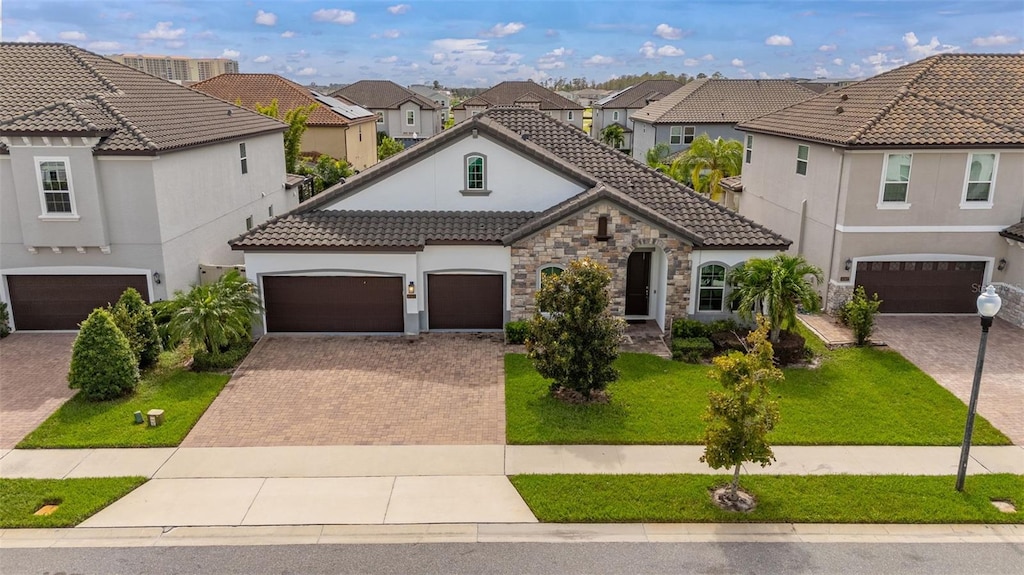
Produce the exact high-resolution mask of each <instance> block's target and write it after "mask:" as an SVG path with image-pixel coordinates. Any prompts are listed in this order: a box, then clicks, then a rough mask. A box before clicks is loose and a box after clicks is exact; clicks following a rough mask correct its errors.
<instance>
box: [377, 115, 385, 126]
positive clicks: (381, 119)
mask: <svg viewBox="0 0 1024 575" xmlns="http://www.w3.org/2000/svg"><path fill="white" fill-rule="evenodd" d="M377 123H378V124H383V123H384V112H377Z"/></svg>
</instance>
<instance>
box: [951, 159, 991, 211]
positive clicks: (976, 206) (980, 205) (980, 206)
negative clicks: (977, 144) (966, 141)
mask: <svg viewBox="0 0 1024 575" xmlns="http://www.w3.org/2000/svg"><path fill="white" fill-rule="evenodd" d="M975 154H986V155H993V156H995V159H994V160H992V183H991V184H989V188H988V201H987V202H968V201H967V184H969V183H970V179H971V158H972V157H974V155H975ZM998 174H999V152H967V167H966V168H965V169H964V189H963V192H962V193H961V194H960V209H961V210H990V209H992V205H993V198H995V195H996V176H998Z"/></svg>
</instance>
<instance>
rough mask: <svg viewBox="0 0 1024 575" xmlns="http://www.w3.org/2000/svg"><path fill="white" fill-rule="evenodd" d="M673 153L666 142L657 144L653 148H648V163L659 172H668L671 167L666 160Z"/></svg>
mask: <svg viewBox="0 0 1024 575" xmlns="http://www.w3.org/2000/svg"><path fill="white" fill-rule="evenodd" d="M671 153H672V150H671V149H670V148H669V147H668V144H666V143H665V142H660V143H658V144H655V145H654V147H653V148H651V149H650V150H647V165H648V166H650V167H652V168H654V169H655V170H658V171H659V172H668V169H669V167H668V164H666V163H665V160H667V159H668V157H669V155H670V154H671Z"/></svg>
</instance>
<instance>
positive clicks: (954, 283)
mask: <svg viewBox="0 0 1024 575" xmlns="http://www.w3.org/2000/svg"><path fill="white" fill-rule="evenodd" d="M984 279H985V262H857V285H859V286H864V291H866V292H867V294H868V297H871V294H872V293H877V294H878V297H879V299H881V300H882V307H881V309H880V311H882V312H883V313H974V312H976V311H977V304H976V303H975V302H976V300H977V299H978V293H979V292H978V290H979V287H980V286H981V283H982V281H983V280H984Z"/></svg>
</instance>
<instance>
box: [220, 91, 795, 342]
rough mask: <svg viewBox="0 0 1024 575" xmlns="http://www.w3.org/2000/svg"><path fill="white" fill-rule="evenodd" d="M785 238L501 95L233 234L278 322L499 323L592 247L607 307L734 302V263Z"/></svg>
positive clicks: (632, 314) (666, 308)
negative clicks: (501, 102)
mask: <svg viewBox="0 0 1024 575" xmlns="http://www.w3.org/2000/svg"><path fill="white" fill-rule="evenodd" d="M789 244H790V242H789V240H787V239H785V238H783V237H782V236H780V235H778V234H776V233H774V232H772V231H771V230H768V229H766V228H764V227H762V226H760V225H758V224H756V223H754V222H752V221H750V220H748V219H746V218H744V217H742V216H740V215H738V214H736V213H735V212H733V211H731V210H728V209H726V208H724V207H722V206H720V205H718V204H717V203H715V202H712V201H710V200H709V199H707V198H705V197H703V196H700V195H698V194H696V193H695V192H693V191H692V190H690V189H689V188H687V187H685V186H683V185H682V184H679V183H677V182H676V181H674V180H672V179H671V178H669V177H667V176H665V175H663V174H661V173H659V172H657V171H655V170H652V169H650V168H648V167H647V166H646V165H644V164H642V163H640V162H637V161H635V160H633V159H632V158H630V157H629V156H626V155H625V154H622V153H621V152H618V151H615V150H613V149H611V148H609V147H607V146H605V145H603V144H601V143H599V142H597V141H595V140H593V139H591V138H590V137H589V136H587V135H586V134H584V133H583V131H581V130H579V129H576V128H575V127H573V126H570V125H568V124H566V123H564V122H562V121H560V120H556V119H554V118H551V117H550V116H548V115H547V114H545V113H543V112H542V111H539V110H530V109H526V108H518V107H509V108H493V109H491V110H488V111H485V112H482V113H480V114H478V115H476V116H473V117H472V118H470V119H468V120H466V121H463V122H461V123H459V124H456V125H455V127H453V128H451V129H449V130H446V131H445V132H443V133H442V134H440V135H438V136H435V137H434V138H431V139H430V140H428V141H426V142H424V143H422V144H419V145H417V146H416V147H414V148H410V149H407V150H405V151H404V152H402V153H400V154H398V155H396V156H394V157H392V158H388V159H387V160H385V161H383V162H381V163H380V164H378V165H376V166H373V167H372V168H369V169H367V170H365V171H363V172H362V173H360V174H358V175H356V176H354V177H352V178H349V179H348V180H347V181H346V182H344V183H342V184H339V185H337V186H334V187H332V188H330V189H328V190H326V191H324V192H323V193H321V194H320V195H318V196H315V197H313V198H312V199H310V200H308V201H306V202H304V203H303V204H301V205H300V206H299V207H298V208H296V209H295V210H293V211H292V212H290V213H287V214H282V215H281V216H279V217H276V218H273V219H271V220H270V221H268V222H266V223H265V224H263V225H260V226H257V227H256V228H254V229H253V230H251V231H249V232H247V233H245V234H243V235H241V236H240V237H238V238H236V239H234V240H232V242H231V246H232V247H233V248H234V249H235V250H239V251H242V252H244V254H245V264H246V268H245V269H246V273H247V275H248V277H249V278H250V279H251V280H252V281H254V282H256V283H257V284H258V285H259V287H260V293H261V294H262V297H263V303H264V306H265V313H264V316H263V318H262V323H263V325H262V326H261V327H262V329H263V330H264V331H269V332H368V333H376V332H398V333H403V332H404V333H419V332H420V331H426V330H431V331H434V330H474V331H475V330H487V329H500V328H501V327H502V326H503V324H504V323H505V322H506V321H509V320H510V319H523V318H527V317H529V316H530V315H531V314H532V312H533V310H534V304H533V301H534V293H535V291H536V290H537V288H538V286H539V284H540V281H541V278H542V277H543V276H544V275H545V274H551V273H559V272H560V270H561V269H563V268H564V267H565V266H566V265H567V264H568V263H569V262H570V261H572V260H574V259H576V258H581V257H584V256H589V257H591V258H594V259H595V260H597V261H600V262H602V263H603V264H604V265H606V266H608V267H609V268H610V269H611V271H612V274H613V280H612V285H611V294H612V311H613V313H615V314H616V315H618V316H621V317H625V318H627V319H633V320H647V321H654V322H656V323H657V324H658V325H659V326H660V327H662V328H666V327H668V326H669V325H670V324H671V321H672V319H673V318H678V317H685V316H698V317H705V318H708V319H711V318H715V317H721V316H723V315H727V314H729V313H730V311H729V306H728V305H727V303H726V300H727V296H728V289H729V288H728V286H727V284H726V278H727V275H728V273H729V270H730V269H732V268H733V267H734V266H736V265H737V264H739V263H740V262H743V261H745V260H747V259H748V258H751V257H764V256H768V255H771V254H773V253H776V252H778V251H779V250H785V249H786V248H787V247H788V246H789Z"/></svg>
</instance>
